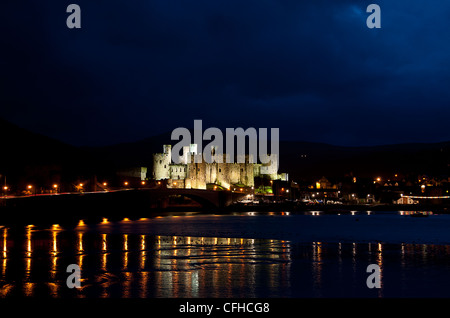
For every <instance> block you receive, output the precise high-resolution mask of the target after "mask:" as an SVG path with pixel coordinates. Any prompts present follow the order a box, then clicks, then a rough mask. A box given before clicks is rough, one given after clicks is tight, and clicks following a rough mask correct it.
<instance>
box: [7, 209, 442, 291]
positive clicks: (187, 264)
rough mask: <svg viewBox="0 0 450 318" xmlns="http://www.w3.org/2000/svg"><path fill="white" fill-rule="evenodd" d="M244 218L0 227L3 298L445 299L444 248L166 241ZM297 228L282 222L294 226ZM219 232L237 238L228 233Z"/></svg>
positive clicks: (269, 241) (197, 238) (235, 240)
mask: <svg viewBox="0 0 450 318" xmlns="http://www.w3.org/2000/svg"><path fill="white" fill-rule="evenodd" d="M246 217H249V216H242V215H240V216H236V217H235V218H234V216H229V218H227V219H226V222H225V221H223V222H222V221H221V219H220V218H217V216H214V215H209V216H208V215H206V216H205V215H203V216H195V215H194V216H182V217H178V218H177V217H170V218H169V217H167V218H154V219H141V220H135V221H130V220H127V219H125V220H122V221H118V222H110V221H107V220H104V221H103V222H101V223H98V224H84V223H83V222H80V223H79V224H78V225H76V226H63V225H52V226H36V225H28V226H16V227H9V228H7V227H2V228H0V242H1V254H0V297H6V298H8V297H57V298H117V297H118V298H129V297H131V298H149V297H150V298H154V297H163V298H169V297H235V298H249V297H283V298H284V297H449V296H450V291H449V288H448V286H450V246H448V245H436V244H412V243H400V244H390V243H378V242H365V243H362V242H338V241H335V242H320V241H311V242H304V241H301V240H284V239H279V238H278V239H270V238H266V237H264V236H265V235H261V234H260V235H257V234H254V236H255V237H253V238H250V237H245V238H244V237H236V236H232V237H226V236H223V235H217V236H216V237H214V236H211V235H210V234H211V233H209V232H208V231H206V230H205V231H204V232H206V233H207V234H208V236H198V235H197V236H189V235H177V236H174V235H167V233H166V232H171V233H174V232H177V229H178V232H177V233H184V232H186V231H187V230H186V229H188V228H189V226H191V227H193V228H195V229H197V232H196V233H197V234H198V231H200V232H202V231H203V230H202V228H201V225H202V224H212V225H211V227H214V226H215V227H217V228H221V226H222V223H223V224H228V225H227V226H232V227H233V224H234V223H233V222H235V224H234V225H235V226H234V228H236V227H237V228H239V227H242V222H245V221H246V219H245V218H246ZM276 217H278V216H276ZM344 217H347V218H351V217H352V216H344ZM233 218H234V219H233ZM267 220H268V219H267V218H265V216H257V215H256V216H255V215H251V222H253V223H252V224H253V225H258V222H260V223H261V224H259V227H258V226H256V228H259V229H261V228H264V227H267V228H268V229H270V224H272V223H274V222H275V221H276V220H277V219H276V218H275V219H272V220H273V222H272V221H271V222H267ZM304 221H305V219H302V218H295V217H293V218H291V219H289V223H290V224H291V226H292V223H293V222H294V223H295V222H304ZM196 222H197V223H196ZM324 222H327V220H326V219H324ZM418 222H421V221H418ZM194 224H197V225H196V226H194ZM217 232H218V233H219V232H220V231H217ZM158 233H161V234H158ZM220 233H221V234H224V233H232V234H236V232H230V231H225V229H223V231H221V232H220ZM258 233H259V232H258ZM267 233H271V232H270V231H267ZM70 264H77V265H78V266H79V267H80V270H81V288H78V289H77V288H74V289H70V288H68V287H67V284H66V280H67V277H68V276H69V275H70V273H67V271H66V270H67V266H68V265H70ZM369 264H377V265H379V267H380V269H381V273H380V278H381V284H382V286H381V288H380V289H369V288H368V287H367V285H366V279H367V277H368V276H369V273H367V272H366V269H367V266H368V265H369Z"/></svg>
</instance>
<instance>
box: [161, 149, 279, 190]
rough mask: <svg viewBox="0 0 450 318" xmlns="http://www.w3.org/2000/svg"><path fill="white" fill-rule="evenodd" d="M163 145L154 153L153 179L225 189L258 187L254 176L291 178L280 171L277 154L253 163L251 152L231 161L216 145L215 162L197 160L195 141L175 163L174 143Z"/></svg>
mask: <svg viewBox="0 0 450 318" xmlns="http://www.w3.org/2000/svg"><path fill="white" fill-rule="evenodd" d="M163 149H164V152H163V153H157V154H154V155H153V179H155V180H167V181H168V182H167V184H168V187H176V188H186V189H190V188H193V189H206V188H207V185H208V184H210V185H215V186H219V187H222V188H223V189H230V188H231V187H232V186H233V185H236V186H239V187H254V185H255V182H254V178H255V177H260V176H263V175H265V176H267V178H270V180H277V179H283V180H287V175H286V174H281V175H279V174H278V171H277V166H278V165H277V160H278V158H277V156H275V155H272V156H271V157H270V158H271V161H269V163H268V164H259V163H253V160H252V159H253V157H252V156H251V155H245V156H243V157H241V158H240V159H241V160H238V161H242V162H243V163H229V162H230V160H227V159H229V158H228V155H227V154H220V155H216V154H214V149H213V148H212V149H211V151H212V153H211V155H212V158H213V160H211V162H212V163H207V162H205V160H201V161H202V162H201V163H196V162H194V156H196V155H197V145H196V144H191V145H190V146H186V147H183V154H182V156H180V157H179V160H178V162H179V163H173V162H172V146H171V145H164V146H163ZM218 156H222V157H223V158H222V160H218V159H219V157H218ZM218 161H219V162H218ZM220 161H221V162H220Z"/></svg>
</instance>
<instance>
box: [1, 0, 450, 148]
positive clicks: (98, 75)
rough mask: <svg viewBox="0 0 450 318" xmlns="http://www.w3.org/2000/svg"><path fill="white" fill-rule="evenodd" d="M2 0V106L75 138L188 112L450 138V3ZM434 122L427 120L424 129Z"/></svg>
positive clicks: (108, 135)
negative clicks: (78, 18) (372, 17)
mask: <svg viewBox="0 0 450 318" xmlns="http://www.w3.org/2000/svg"><path fill="white" fill-rule="evenodd" d="M69 3H71V2H68V1H62V2H61V1H59V2H50V1H39V2H32V3H25V2H23V1H7V2H6V4H4V10H2V12H1V13H0V19H1V22H0V23H1V24H0V27H1V28H2V29H3V30H7V31H6V32H5V35H4V39H3V42H4V44H5V45H4V46H3V49H2V51H1V53H0V66H1V67H2V76H1V77H0V84H1V86H0V94H1V95H0V99H1V100H0V102H1V105H2V109H1V112H0V116H2V117H5V118H6V119H9V120H11V121H13V122H15V123H17V124H19V125H21V126H24V127H27V128H30V129H33V130H35V131H39V132H41V133H44V134H47V135H50V136H53V137H55V138H58V139H62V140H63V141H66V142H70V143H72V144H93V145H94V144H109V143H115V142H121V141H127V140H136V139H141V138H145V137H147V136H150V135H153V134H156V133H161V132H164V131H170V130H172V129H174V128H176V127H178V126H191V125H192V124H193V120H194V119H203V120H204V125H206V126H216V127H222V128H223V127H236V126H243V127H279V128H280V131H281V135H282V138H290V139H302V140H309V141H322V142H330V143H337V144H346V145H350V144H353V145H356V144H374V143H394V142H409V141H441V140H450V132H449V131H448V130H447V129H446V125H447V124H446V118H447V117H448V116H449V115H450V110H449V108H448V102H449V100H450V96H449V95H450V93H449V90H448V86H449V74H450V73H449V67H450V65H449V58H448V57H449V56H450V44H449V43H450V41H449V40H450V28H449V22H448V16H449V14H450V3H448V1H434V2H433V4H432V5H431V4H430V3H427V2H426V1H424V0H423V1H414V2H411V1H406V0H394V1H378V2H377V3H378V4H379V5H380V6H381V9H382V28H381V29H378V30H375V29H368V28H367V27H366V24H365V21H366V18H367V16H368V13H366V7H367V5H368V4H370V3H371V2H368V1H356V0H354V1H352V0H347V1H331V0H328V1H326V0H319V1H297V0H295V1H287V0H279V1H275V0H273V1H270V0H265V1H261V0H259V1H256V0H248V1H237V0H236V1H234V0H233V1H229V0H228V1H206V0H203V1H200V0H196V1H176V0H171V1H162V0H151V1H136V2H126V1H123V0H121V1H95V2H94V1H86V0H80V1H78V2H77V3H78V4H79V5H80V6H81V8H82V29H80V30H69V29H67V28H66V27H65V19H66V17H67V15H68V14H67V13H66V12H65V9H66V7H67V5H68V4H69ZM430 127H432V129H430Z"/></svg>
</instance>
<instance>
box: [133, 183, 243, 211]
mask: <svg viewBox="0 0 450 318" xmlns="http://www.w3.org/2000/svg"><path fill="white" fill-rule="evenodd" d="M138 191H139V192H141V193H142V192H144V193H145V194H146V195H148V198H149V199H150V202H152V203H153V204H154V203H158V202H161V201H162V200H165V199H167V198H168V197H169V196H173V195H179V196H184V197H187V198H190V199H192V200H193V201H195V202H197V203H199V204H201V205H202V206H203V207H205V208H209V207H211V208H223V207H227V206H229V205H230V204H232V203H233V202H235V201H237V200H241V199H243V198H245V197H246V196H247V193H237V192H231V191H213V190H201V189H176V188H175V189H174V188H172V189H170V188H154V189H141V190H138Z"/></svg>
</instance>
